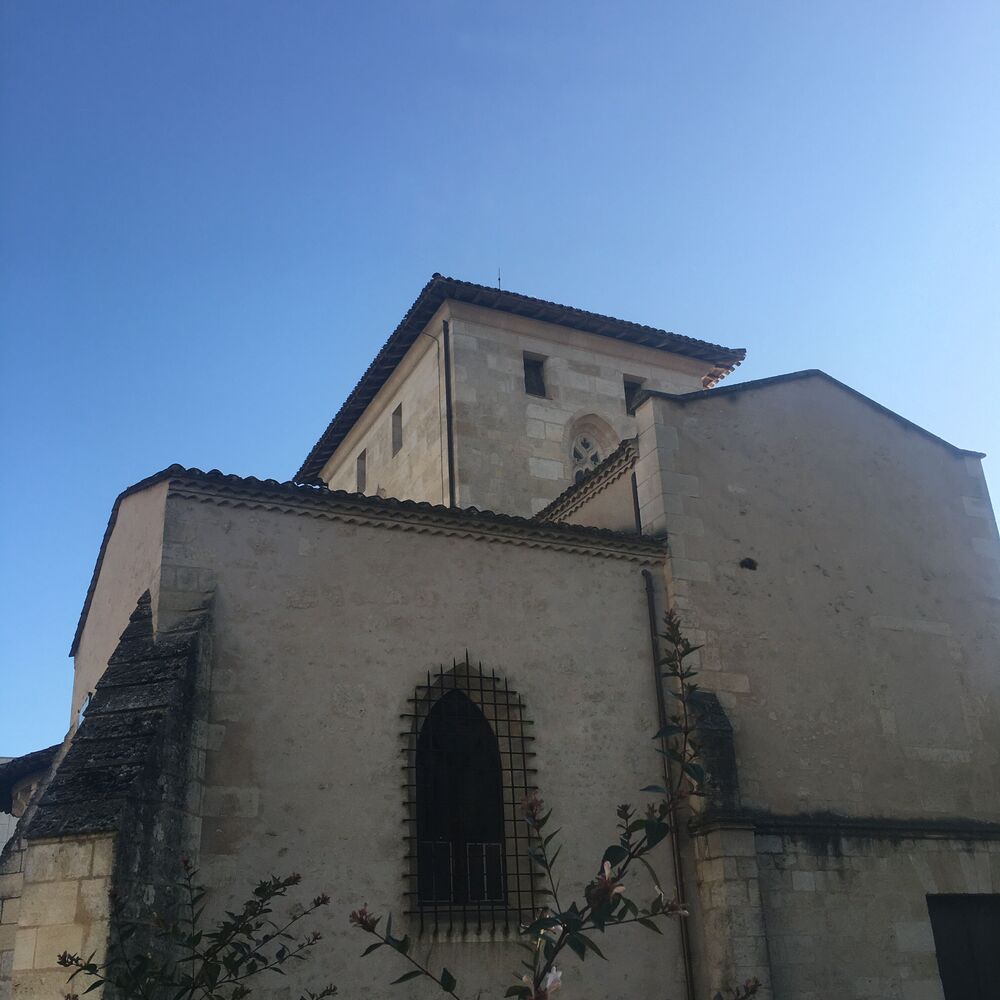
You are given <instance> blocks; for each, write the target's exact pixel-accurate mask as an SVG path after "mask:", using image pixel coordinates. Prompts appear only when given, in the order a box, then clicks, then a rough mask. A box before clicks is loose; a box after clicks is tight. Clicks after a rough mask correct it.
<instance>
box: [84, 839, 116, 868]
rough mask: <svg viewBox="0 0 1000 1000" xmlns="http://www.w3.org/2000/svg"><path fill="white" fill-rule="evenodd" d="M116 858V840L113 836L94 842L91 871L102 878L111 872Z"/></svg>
mask: <svg viewBox="0 0 1000 1000" xmlns="http://www.w3.org/2000/svg"><path fill="white" fill-rule="evenodd" d="M114 860H115V842H114V839H113V838H112V837H105V838H103V839H101V840H97V841H95V842H94V859H93V862H92V863H91V868H90V873H91V875H94V876H95V877H98V878H101V877H104V876H106V875H110V874H111V868H112V866H113V865H114Z"/></svg>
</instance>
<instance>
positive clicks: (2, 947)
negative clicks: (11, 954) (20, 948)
mask: <svg viewBox="0 0 1000 1000" xmlns="http://www.w3.org/2000/svg"><path fill="white" fill-rule="evenodd" d="M16 937H17V926H16V925H15V924H2V925H0V951H11V950H13V948H14V939H15V938H16Z"/></svg>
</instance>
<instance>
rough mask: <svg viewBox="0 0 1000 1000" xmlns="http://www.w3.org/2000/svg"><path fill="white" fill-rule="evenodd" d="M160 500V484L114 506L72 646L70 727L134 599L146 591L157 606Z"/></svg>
mask: <svg viewBox="0 0 1000 1000" xmlns="http://www.w3.org/2000/svg"><path fill="white" fill-rule="evenodd" d="M166 496H167V487H166V484H165V483H163V484H158V485H155V486H151V487H150V488H149V489H144V490H141V491H139V492H136V493H132V494H131V495H127V496H124V497H122V498H119V500H118V501H117V502H116V505H115V508H114V510H113V512H112V515H111V523H110V524H109V526H108V527H109V531H108V535H107V536H106V537H105V543H104V546H103V550H102V553H101V555H100V557H99V564H98V567H97V568H96V569H95V576H94V580H93V582H92V584H91V586H92V588H93V590H92V593H91V594H90V595H89V596H88V600H87V608H86V620H85V622H81V625H82V628H81V630H80V632H79V634H78V636H77V641H76V643H75V644H74V648H75V654H74V671H73V696H72V699H71V703H70V725H71V726H75V725H76V723H77V716H78V713H79V711H80V706H81V705H82V704H83V702H84V699H85V698H86V697H87V695H88V694H90V693H91V692H93V690H94V688H95V687H96V685H97V681H98V680H99V679H100V677H101V674H103V673H104V669H105V667H106V666H107V663H108V660H109V658H110V657H111V654H112V653H113V652H114V651H115V647H116V646H117V645H118V638H119V636H120V635H121V633H122V630H123V629H124V628H125V626H126V625H127V624H128V617H129V615H130V614H131V613H132V609H133V608H134V607H135V601H136V598H137V597H138V596H139V595H140V594H141V593H143V591H145V590H148V591H150V593H151V594H152V595H153V604H154V607H155V605H156V604H157V598H158V595H159V589H160V553H161V550H162V547H163V505H164V502H165V500H166Z"/></svg>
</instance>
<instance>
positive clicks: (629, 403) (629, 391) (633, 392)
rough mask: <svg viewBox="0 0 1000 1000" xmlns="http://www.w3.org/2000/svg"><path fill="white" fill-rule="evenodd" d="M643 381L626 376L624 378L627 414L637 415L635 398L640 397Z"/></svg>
mask: <svg viewBox="0 0 1000 1000" xmlns="http://www.w3.org/2000/svg"><path fill="white" fill-rule="evenodd" d="M642 383H643V380H642V379H640V378H631V377H630V376H628V375H626V376H625V378H624V384H625V412H626V413H635V398H636V396H638V395H639V392H640V390H641V389H642Z"/></svg>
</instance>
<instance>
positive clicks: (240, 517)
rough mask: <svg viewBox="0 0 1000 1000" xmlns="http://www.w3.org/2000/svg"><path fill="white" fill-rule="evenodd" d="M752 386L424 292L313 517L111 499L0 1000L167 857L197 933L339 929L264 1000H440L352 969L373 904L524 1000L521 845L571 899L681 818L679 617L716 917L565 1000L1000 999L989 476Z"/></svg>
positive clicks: (770, 388)
mask: <svg viewBox="0 0 1000 1000" xmlns="http://www.w3.org/2000/svg"><path fill="white" fill-rule="evenodd" d="M744 355H745V352H744V350H742V349H738V348H732V347H722V346H719V345H717V344H711V343H707V342H703V341H700V340H695V339H692V338H690V337H686V336H680V335H678V334H674V333H669V332H666V331H664V330H660V329H655V328H652V327H648V326H643V325H640V324H638V323H634V322H627V321H624V320H620V319H614V318H612V317H609V316H601V315H597V314H594V313H590V312H586V311H584V310H581V309H576V308H571V307H568V306H562V305H558V304H556V303H553V302H548V301H543V300H540V299H535V298H530V297H528V296H524V295H519V294H516V293H513V292H509V291H504V290H500V289H496V288H490V287H486V286H481V285H476V284H471V283H468V282H463V281H458V280H454V279H451V278H446V277H442V276H441V275H438V274H435V275H434V276H433V277H432V278H431V280H430V281H429V282H428V283H427V285H426V286H425V287H424V288H423V290H422V291H421V292H420V294H419V296H418V298H417V300H416V301H415V302H414V304H413V305H412V306H411V307H410V309H409V311H408V312H406V314H405V316H404V317H403V319H402V321H401V322H400V324H399V326H398V327H397V328H396V329H395V330H394V331H393V332H392V334H391V335H390V336H389V338H388V340H387V341H386V343H385V345H384V346H383V347H382V349H381V350H380V351H379V352H378V354H377V356H376V357H375V360H374V361H373V362H372V364H371V365H370V367H369V368H368V369H367V371H366V372H365V373H364V374H363V375H362V377H361V379H360V381H359V382H358V383H357V385H356V386H355V388H354V389H353V391H352V392H351V393H350V395H349V396H348V398H347V400H346V401H345V402H344V404H343V406H341V407H340V409H339V410H338V411H337V413H336V414H335V415H334V416H333V419H332V420H331V422H330V424H329V426H328V427H327V428H326V429H325V430H324V431H323V432H322V434H321V435H320V436H319V439H318V440H317V441H316V443H315V445H314V446H313V447H312V449H311V450H310V451H309V452H308V454H307V455H306V456H305V459H304V461H303V463H302V466H301V468H300V469H299V470H298V472H297V473H296V475H295V476H294V478H293V479H292V480H291V481H287V482H282V481H278V480H275V479H257V478H241V477H237V476H232V475H225V474H223V473H221V472H218V471H211V472H202V471H199V470H197V469H188V468H183V467H181V466H176V465H175V466H171V467H170V468H167V469H165V470H163V471H162V472H158V473H156V474H155V475H151V476H150V477H149V478H147V479H145V480H143V481H142V482H139V483H136V484H135V485H133V486H129V487H128V488H127V489H125V490H124V491H123V492H122V493H121V494H120V495H119V497H118V499H117V500H116V501H115V504H114V507H113V509H112V511H111V514H110V519H109V522H108V527H107V531H106V532H105V535H104V538H103V541H102V543H101V547H100V551H99V553H98V554H97V560H96V566H95V569H94V573H93V577H92V580H91V583H90V587H89V589H88V591H87V593H86V595H85V596H84V597H83V609H82V613H81V616H80V620H79V625H78V628H77V630H76V634H75V636H73V637H72V650H71V654H72V656H73V659H74V680H73V690H72V696H71V704H70V706H69V708H70V712H69V716H70V718H69V731H68V733H67V736H66V738H65V740H64V741H63V742H62V744H60V745H58V746H55V747H49V748H40V749H39V751H38V752H36V753H34V754H29V755H27V756H26V757H21V758H16V759H14V760H11V761H8V762H6V763H0V810H4V811H6V812H10V813H13V814H14V815H16V816H18V817H19V820H18V825H17V828H16V831H15V833H14V835H13V837H12V838H11V840H10V842H9V843H8V844H7V846H6V848H4V850H3V853H2V855H0V1000H58V998H61V997H62V996H63V995H64V994H65V993H66V992H67V987H66V984H65V983H66V971H65V970H64V969H62V968H59V967H58V966H57V963H56V957H57V956H58V955H59V954H60V953H61V952H63V951H71V952H80V953H82V954H90V952H92V951H96V952H97V953H98V955H100V954H103V953H104V950H105V948H106V947H107V942H108V939H109V932H110V930H111V929H112V928H111V921H112V917H111V910H110V907H109V900H110V899H111V895H112V893H117V894H119V896H125V897H127V898H129V899H132V900H137V899H141V900H143V901H145V903H146V904H147V905H148V907H149V908H150V909H155V908H156V907H157V906H158V905H161V904H162V903H163V901H164V900H165V899H166V898H168V889H167V888H166V887H168V886H169V884H170V883H171V882H172V881H174V880H175V879H176V874H177V870H178V864H179V859H180V858H181V857H182V856H183V857H188V858H190V859H191V860H192V863H194V864H195V865H196V866H197V868H198V869H199V872H200V875H199V878H200V880H201V881H203V882H204V883H205V884H206V885H207V886H208V887H209V888H210V895H209V900H208V901H209V905H210V909H213V910H218V911H221V910H222V909H224V908H225V907H226V906H229V905H231V904H232V903H233V902H234V901H237V900H241V899H243V898H244V896H245V893H246V891H247V889H248V887H250V886H251V885H252V884H253V883H255V882H256V881H257V880H258V879H260V878H261V877H264V876H266V875H268V874H270V873H272V872H273V873H275V874H287V873H288V872H290V871H297V872H301V874H302V876H303V885H304V886H305V887H307V888H308V891H309V893H310V894H314V893H317V892H320V891H324V890H325V891H327V892H329V893H330V895H331V896H332V898H333V905H332V906H330V907H327V908H325V909H324V910H322V911H318V912H317V914H316V923H315V926H316V928H317V929H318V930H320V931H322V933H323V938H324V940H323V943H322V946H321V947H318V948H317V949H315V951H314V954H313V957H312V958H311V959H310V961H309V962H308V963H305V964H303V965H301V966H298V967H296V969H295V970H294V974H290V975H289V977H288V983H287V984H286V983H285V982H284V981H280V982H278V981H276V985H275V983H264V984H261V985H259V986H257V988H256V990H255V992H258V993H259V994H260V995H262V996H267V997H274V998H275V1000H284V998H286V997H297V996H299V993H300V992H301V988H300V986H301V985H305V983H306V981H308V982H309V983H310V984H313V983H316V982H322V983H325V982H327V981H333V982H335V983H337V984H338V985H339V987H340V991H341V994H342V995H345V996H346V995H348V994H349V993H360V995H363V996H368V997H375V998H383V997H385V998H389V997H392V996H406V997H411V996H412V997H416V998H419V997H422V996H427V997H431V996H433V995H434V994H435V989H436V988H435V987H434V986H433V984H431V983H427V982H426V981H421V980H413V981H411V982H408V983H405V984H404V985H402V986H390V985H388V984H389V983H390V981H391V980H392V979H393V978H396V976H398V975H399V973H400V972H402V971H405V969H401V968H400V967H399V966H398V964H397V963H396V962H394V961H393V958H397V959H398V956H394V955H393V954H391V953H390V951H389V949H383V950H381V951H379V952H377V953H376V954H374V955H373V956H372V957H370V958H367V959H365V960H364V961H363V962H362V961H361V959H360V952H361V949H362V947H363V944H364V943H365V942H363V941H362V940H361V938H360V936H359V935H358V934H357V932H356V931H355V930H354V929H352V928H350V927H349V926H348V923H347V919H346V917H347V913H348V911H350V910H352V909H355V908H356V907H358V906H360V905H361V904H367V905H368V906H369V907H370V908H371V909H372V910H373V911H375V912H381V913H386V912H389V911H391V912H392V913H393V919H394V922H395V926H397V927H399V928H402V927H403V926H404V925H405V926H406V927H407V928H408V931H409V933H410V935H411V937H412V938H413V939H414V941H415V942H416V944H415V947H417V948H419V950H420V952H421V954H426V953H427V952H428V951H430V950H433V956H434V957H433V959H432V960H433V962H434V963H435V964H436V965H438V966H440V965H446V966H447V967H448V968H449V969H450V970H451V971H452V972H453V973H454V974H455V976H456V977H457V979H458V982H459V989H460V991H461V995H462V996H463V997H470V998H471V997H475V996H477V995H479V994H480V992H481V994H482V996H483V997H500V996H502V995H503V993H504V991H505V990H506V989H507V987H508V986H509V985H511V983H512V982H513V980H512V978H511V977H512V973H513V971H514V970H515V969H516V968H517V967H518V962H519V960H520V956H521V953H520V952H519V951H518V949H517V947H516V944H517V941H518V931H519V927H520V926H521V925H522V924H523V923H525V922H528V921H530V920H531V919H532V918H533V916H534V915H535V914H537V912H538V910H539V909H540V908H541V907H543V906H544V905H545V898H544V896H543V894H542V893H541V891H540V885H539V881H538V872H537V870H536V869H535V868H534V867H533V864H532V861H531V859H530V858H529V856H528V845H527V840H526V836H525V831H524V826H523V823H521V821H520V818H519V815H518V808H519V803H520V802H521V801H522V800H523V799H524V798H525V796H526V795H527V794H528V793H530V792H532V791H538V792H539V794H541V795H542V796H543V797H544V799H545V802H546V805H547V806H550V807H551V808H552V809H553V810H554V813H553V817H554V819H553V822H556V823H558V825H562V826H563V833H562V834H561V835H560V840H561V841H562V842H563V850H562V854H561V856H560V862H559V866H560V872H561V877H562V880H563V883H564V885H566V886H567V887H573V888H574V889H582V887H583V886H584V885H586V884H587V883H588V882H589V881H590V880H591V879H592V878H593V877H594V875H595V872H596V869H597V867H598V864H599V862H600V859H601V856H602V853H603V851H604V848H605V847H606V845H607V844H609V843H612V842H614V841H615V839H616V831H615V807H616V805H617V804H618V803H620V802H632V803H633V804H634V805H636V806H638V807H640V808H641V807H643V806H644V803H645V801H646V800H647V799H648V798H649V796H648V795H643V793H641V792H640V789H641V788H642V787H643V786H647V785H650V784H653V783H657V782H659V781H661V780H662V769H663V757H662V756H661V755H659V754H657V753H656V746H657V744H656V742H655V741H654V740H653V739H651V737H652V736H653V735H654V734H655V733H656V732H657V730H658V729H660V728H661V727H662V724H663V720H664V704H665V698H666V695H667V694H668V692H666V691H665V689H664V682H663V681H662V679H661V678H660V676H659V673H658V670H657V668H656V660H657V658H658V657H659V656H661V655H662V648H661V642H660V640H659V639H658V638H657V636H656V632H657V630H658V628H659V623H660V622H661V621H662V619H663V615H664V614H665V612H666V611H667V610H668V609H674V610H675V611H676V612H677V613H678V614H679V615H680V618H681V621H682V623H683V626H684V629H685V634H686V635H687V636H688V638H689V639H690V640H691V641H692V642H694V643H696V644H698V645H699V646H700V647H701V648H700V649H699V651H698V652H697V654H695V656H694V657H693V658H692V659H693V661H694V662H695V663H696V666H697V670H698V672H699V673H698V677H697V683H698V685H699V686H700V692H699V705H700V709H699V711H700V713H701V714H700V717H699V723H698V725H699V727H700V729H699V732H700V741H701V745H702V747H703V752H704V761H705V763H706V765H707V768H708V777H707V779H706V782H705V787H704V791H705V794H704V796H702V797H700V798H697V799H694V800H692V804H691V806H690V808H686V809H685V810H683V811H682V812H681V813H679V814H678V816H677V822H676V824H675V835H674V836H673V837H671V838H668V839H667V840H665V841H664V842H663V843H662V844H660V845H659V846H657V848H656V849H655V854H656V863H655V867H656V869H657V871H658V872H660V874H661V875H664V873H666V875H668V876H669V878H670V884H669V885H668V886H666V887H665V889H666V891H667V895H668V896H671V897H672V898H674V899H677V900H680V901H682V902H683V903H684V905H685V907H686V908H687V910H688V911H689V915H688V916H686V917H680V918H676V919H673V920H671V921H668V922H665V923H664V924H663V926H662V930H663V934H662V935H655V934H650V933H647V932H646V931H644V930H642V929H636V928H634V927H631V928H621V929H617V930H614V929H612V928H609V930H608V932H607V934H606V935H605V936H604V938H602V940H601V948H602V950H603V952H604V954H605V955H606V956H607V958H608V961H607V962H601V961H594V960H588V961H587V962H586V963H585V964H583V965H581V964H580V963H579V962H577V961H576V960H575V959H574V957H573V956H572V955H569V956H568V958H567V960H566V961H565V962H564V963H562V965H563V978H562V989H563V991H564V993H565V996H566V1000H617V998H625V997H629V998H650V1000H652V998H662V1000H681V998H683V1000H711V998H712V997H713V996H714V995H715V993H716V991H720V990H721V991H723V992H725V991H726V990H727V989H731V988H732V987H733V986H735V985H736V984H738V983H742V982H744V981H745V980H747V979H751V978H754V977H756V978H757V979H759V980H760V982H761V983H762V984H763V985H762V989H761V991H760V993H759V994H758V995H759V996H762V997H768V998H775V1000H819V998H824V1000H825V998H828V997H831V996H838V997H845V998H852V1000H890V998H891V1000H986V998H988V997H989V998H992V1000H996V997H997V996H998V992H997V991H998V989H1000V987H998V985H997V984H998V983H1000V947H998V944H1000V539H998V533H997V524H996V520H995V518H994V513H993V510H992V507H991V504H990V500H989V495H988V492H987V487H986V481H985V479H984V476H983V471H982V466H981V459H982V458H983V456H982V455H981V454H980V453H978V452H974V451H967V450H965V449H963V448H959V447H956V446H955V445H953V444H950V443H949V442H947V441H944V440H942V439H941V438H938V437H936V436H935V435H934V434H932V433H930V432H929V431H927V430H925V429H923V428H921V427H918V426H917V425H915V424H913V423H911V422H910V421H909V420H907V419H905V417H903V416H900V415H898V414H896V413H893V412H892V411H890V410H888V409H886V408H885V407H884V406H882V405H880V404H879V403H878V402H876V401H874V400H872V399H869V398H868V397H866V396H864V395H862V394H861V393H859V392H857V391H855V390H854V389H852V388H850V387H849V386H846V385H844V384H842V383H841V382H838V381H837V380H836V379H834V378H832V377H830V376H829V375H826V374H824V373H823V372H821V371H815V370H810V371H799V372H793V373H790V374H782V375H776V376H774V377H772V378H765V379H760V380H758V381H753V382H744V383H741V384H728V383H727V382H726V381H725V380H726V378H727V376H729V375H730V374H731V373H732V372H733V370H734V369H735V368H736V367H737V366H738V365H739V364H740V362H741V361H742V360H743V358H744ZM303 450H304V449H303ZM220 458H221V460H223V461H224V456H221V457H220ZM67 639H69V637H67ZM630 891H631V890H630ZM578 894H579V892H578ZM636 894H637V896H641V895H642V891H641V890H639V889H636Z"/></svg>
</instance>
